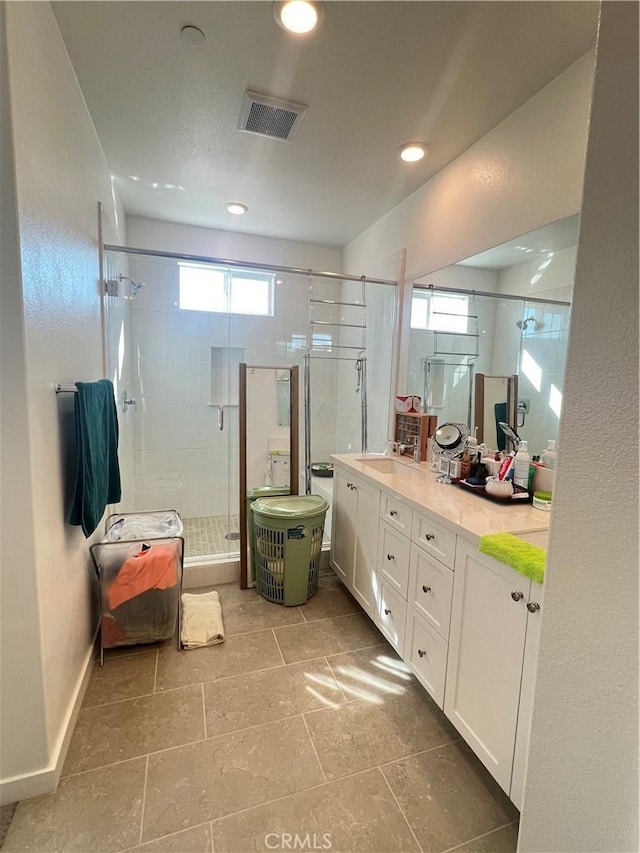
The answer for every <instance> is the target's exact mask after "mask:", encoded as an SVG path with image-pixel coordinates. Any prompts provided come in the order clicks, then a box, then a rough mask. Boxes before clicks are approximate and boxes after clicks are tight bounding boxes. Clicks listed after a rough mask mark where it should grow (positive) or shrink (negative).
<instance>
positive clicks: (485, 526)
mask: <svg viewBox="0 0 640 853" xmlns="http://www.w3.org/2000/svg"><path fill="white" fill-rule="evenodd" d="M332 459H333V460H334V461H335V462H336V463H337V464H339V465H345V466H346V467H348V468H350V469H351V470H353V472H354V474H357V475H358V476H360V477H366V478H367V479H368V480H370V481H371V482H374V483H375V484H376V485H378V486H379V487H380V488H381V489H388V490H390V491H392V492H395V493H396V494H397V495H398V496H399V497H400V498H402V499H403V500H405V501H407V502H408V503H410V504H412V506H414V507H415V508H416V509H418V510H421V509H426V510H428V511H429V512H432V513H434V514H435V515H438V516H440V518H441V519H442V520H443V521H444V522H447V523H448V524H449V525H452V526H453V527H454V528H455V529H456V532H458V533H461V534H462V535H464V536H465V538H466V539H472V540H474V541H477V540H478V539H479V538H480V537H481V536H485V535H486V534H489V533H513V534H515V535H519V534H530V533H533V532H537V531H541V532H544V531H547V530H548V528H549V521H550V518H549V516H550V513H548V512H543V511H542V510H539V509H534V507H533V506H531V504H524V505H522V506H500V504H498V503H494V502H492V501H489V500H486V499H485V498H482V497H480V496H478V495H473V494H469V493H468V492H466V491H464V490H463V489H461V488H459V487H458V486H456V485H453V484H451V485H444V484H442V483H437V482H436V477H437V476H438V475H437V474H435V473H434V472H433V471H431V469H430V468H429V467H428V466H427V463H426V462H421V463H420V464H419V465H416V464H415V463H410V462H406V463H405V462H404V461H402V460H398V459H397V457H384V456H380V455H376V454H369V455H365V454H362V453H355V454H348V453H340V454H334V455H333V456H332ZM382 459H389V460H390V461H391V460H393V462H394V463H396V464H392V465H389V467H390V468H391V467H393V468H394V469H395V470H393V471H392V472H391V471H390V472H389V473H384V472H383V471H380V470H376V468H375V467H374V466H375V465H376V464H382V465H384V463H380V462H377V460H382ZM405 468H406V471H405V470H404V469H405ZM523 538H524V537H523ZM530 541H531V540H530ZM536 544H537V543H536Z"/></svg>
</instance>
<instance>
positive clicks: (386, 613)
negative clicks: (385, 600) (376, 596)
mask: <svg viewBox="0 0 640 853" xmlns="http://www.w3.org/2000/svg"><path fill="white" fill-rule="evenodd" d="M384 615H385V616H390V615H391V611H390V610H389V608H388V607H385V609H384Z"/></svg>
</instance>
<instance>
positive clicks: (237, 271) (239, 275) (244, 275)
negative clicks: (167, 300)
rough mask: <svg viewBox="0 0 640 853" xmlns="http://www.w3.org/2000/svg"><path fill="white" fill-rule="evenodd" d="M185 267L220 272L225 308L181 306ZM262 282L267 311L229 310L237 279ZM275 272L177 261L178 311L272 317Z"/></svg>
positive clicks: (273, 311) (237, 282) (273, 312)
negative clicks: (264, 286) (265, 288)
mask: <svg viewBox="0 0 640 853" xmlns="http://www.w3.org/2000/svg"><path fill="white" fill-rule="evenodd" d="M187 269H197V270H200V271H203V270H207V271H210V272H212V273H222V274H223V276H224V278H223V287H224V302H225V310H222V311H218V310H216V309H215V308H205V307H198V308H192V307H183V306H182V304H181V303H182V285H183V282H182V271H183V270H187ZM240 279H245V280H249V281H257V282H263V283H264V284H265V285H266V287H267V312H266V313H265V312H263V311H238V310H237V309H236V310H233V311H232V310H231V306H232V300H233V297H234V280H235V287H238V286H239V280H240ZM275 281H276V276H275V273H270V272H266V271H265V272H262V271H260V270H252V269H245V268H244V267H236V266H227V265H225V264H202V263H198V262H196V261H179V262H178V302H177V305H178V310H180V311H202V312H203V313H206V314H218V315H233V316H236V317H274V316H275Z"/></svg>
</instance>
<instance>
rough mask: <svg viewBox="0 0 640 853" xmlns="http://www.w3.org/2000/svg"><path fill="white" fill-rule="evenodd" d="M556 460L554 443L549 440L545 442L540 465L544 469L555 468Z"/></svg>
mask: <svg viewBox="0 0 640 853" xmlns="http://www.w3.org/2000/svg"><path fill="white" fill-rule="evenodd" d="M556 458H557V453H556V443H555V441H554V440H553V439H552V438H550V439H549V440H548V442H547V449H546V450H545V451H544V453H543V454H542V464H543V465H544V466H545V468H555V467H556Z"/></svg>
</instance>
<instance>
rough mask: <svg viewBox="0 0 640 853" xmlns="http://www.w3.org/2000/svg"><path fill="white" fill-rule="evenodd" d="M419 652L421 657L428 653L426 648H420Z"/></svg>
mask: <svg viewBox="0 0 640 853" xmlns="http://www.w3.org/2000/svg"><path fill="white" fill-rule="evenodd" d="M418 654H419V655H420V657H421V658H423V657H424V656H425V655H426V652H425V650H424V649H418Z"/></svg>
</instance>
